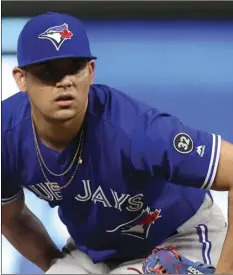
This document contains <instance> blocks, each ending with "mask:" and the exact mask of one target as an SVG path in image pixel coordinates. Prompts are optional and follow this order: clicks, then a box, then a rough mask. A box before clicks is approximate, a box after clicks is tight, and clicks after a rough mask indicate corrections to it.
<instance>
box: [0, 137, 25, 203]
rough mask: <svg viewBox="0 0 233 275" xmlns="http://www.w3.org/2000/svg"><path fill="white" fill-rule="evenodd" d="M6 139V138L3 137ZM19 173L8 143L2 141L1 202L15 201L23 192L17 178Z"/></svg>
mask: <svg viewBox="0 0 233 275" xmlns="http://www.w3.org/2000/svg"><path fill="white" fill-rule="evenodd" d="M3 140H4V139H3ZM17 178H18V176H17V173H16V171H15V169H14V167H13V163H11V161H10V156H9V153H8V152H7V144H6V143H4V142H3V143H2V175H1V179H2V184H1V192H2V194H1V203H2V205H3V204H7V203H10V202H13V201H15V200H16V199H18V198H19V197H20V195H21V194H22V193H23V189H22V187H21V185H20V183H19V180H18V179H17Z"/></svg>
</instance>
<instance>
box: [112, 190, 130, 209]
mask: <svg viewBox="0 0 233 275" xmlns="http://www.w3.org/2000/svg"><path fill="white" fill-rule="evenodd" d="M111 192H112V195H113V198H114V201H115V206H114V207H115V208H116V209H118V210H120V211H122V209H121V206H122V204H123V203H124V202H125V201H126V200H127V199H128V197H130V195H128V194H121V196H118V194H117V192H116V191H113V190H112V189H111Z"/></svg>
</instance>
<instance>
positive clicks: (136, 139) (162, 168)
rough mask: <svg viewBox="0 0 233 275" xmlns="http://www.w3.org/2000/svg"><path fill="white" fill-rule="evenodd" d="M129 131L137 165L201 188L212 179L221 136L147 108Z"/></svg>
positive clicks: (178, 181) (181, 183) (175, 181)
mask: <svg viewBox="0 0 233 275" xmlns="http://www.w3.org/2000/svg"><path fill="white" fill-rule="evenodd" d="M136 128H137V129H136V130H135V131H134V133H133V135H132V143H131V153H132V161H133V163H134V165H135V167H136V169H143V170H147V172H149V173H151V174H152V175H153V176H158V175H163V176H164V177H165V179H166V180H168V181H170V182H172V183H175V184H179V185H184V186H185V185H186V186H192V187H197V188H202V189H210V188H211V185H212V184H213V182H214V179H215V176H216V172H217V167H218V162H219V156H220V149H221V136H219V135H216V134H212V133H208V132H205V131H201V130H196V129H193V128H191V127H189V126H186V125H184V124H183V123H182V122H181V121H180V120H179V119H178V118H176V117H174V116H171V115H169V114H158V112H157V111H156V110H150V111H148V112H147V113H146V115H145V116H143V118H142V119H141V120H140V121H139V123H138V125H137V127H136Z"/></svg>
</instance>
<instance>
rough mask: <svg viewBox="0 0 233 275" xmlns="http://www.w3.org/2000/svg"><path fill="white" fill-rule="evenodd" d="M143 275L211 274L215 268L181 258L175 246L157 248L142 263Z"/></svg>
mask: <svg viewBox="0 0 233 275" xmlns="http://www.w3.org/2000/svg"><path fill="white" fill-rule="evenodd" d="M142 269H143V274H213V273H214V272H215V268H214V267H213V266H209V265H205V264H202V263H200V262H192V261H190V260H188V259H187V258H185V257H183V256H181V255H180V254H179V253H178V252H177V251H176V250H175V246H173V245H168V246H157V247H156V248H155V249H154V250H153V251H152V254H151V255H150V256H149V257H148V258H146V259H145V260H144V262H143V268H142Z"/></svg>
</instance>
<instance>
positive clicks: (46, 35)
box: [38, 23, 73, 51]
mask: <svg viewBox="0 0 233 275" xmlns="http://www.w3.org/2000/svg"><path fill="white" fill-rule="evenodd" d="M72 36H73V33H72V32H71V31H70V30H69V28H68V24H66V23H64V24H62V25H60V26H54V27H51V28H49V29H47V30H46V31H45V32H43V33H41V34H40V35H39V36H38V38H39V39H48V40H50V41H51V42H52V43H53V45H54V46H55V48H56V50H57V51H58V50H59V49H60V47H61V45H62V44H63V42H64V41H66V40H67V39H71V37H72Z"/></svg>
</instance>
